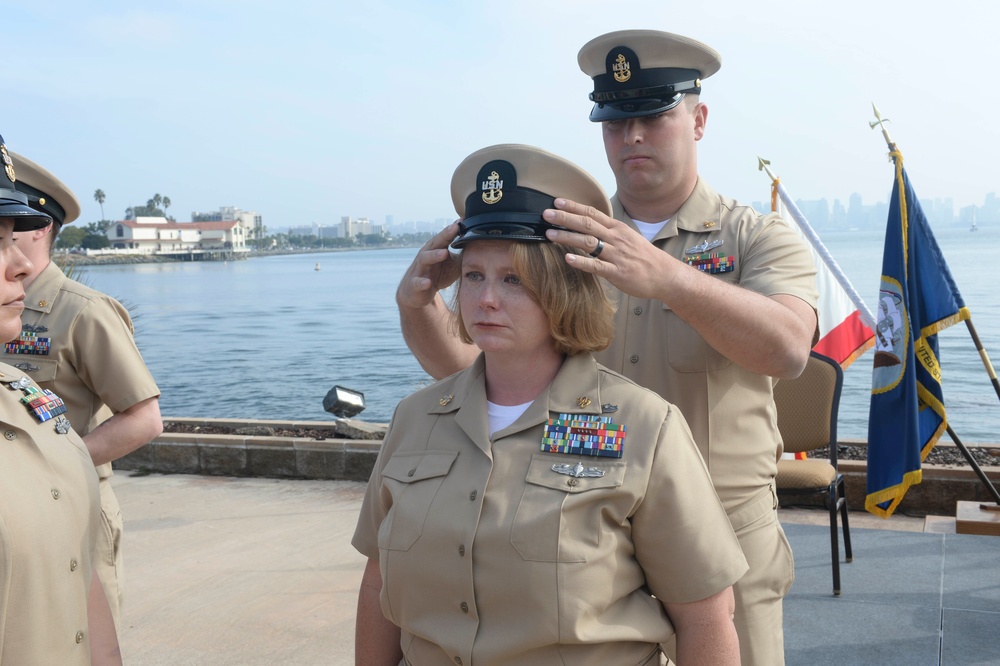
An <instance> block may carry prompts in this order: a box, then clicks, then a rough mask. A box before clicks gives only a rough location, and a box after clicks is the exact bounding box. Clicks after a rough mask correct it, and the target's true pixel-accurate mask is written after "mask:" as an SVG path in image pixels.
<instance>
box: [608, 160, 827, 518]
mask: <svg viewBox="0 0 1000 666" xmlns="http://www.w3.org/2000/svg"><path fill="white" fill-rule="evenodd" d="M612 204H613V206H614V213H615V217H616V218H617V219H619V220H621V221H623V222H625V223H626V224H628V225H630V226H632V227H633V228H635V225H634V224H633V223H632V221H631V219H630V218H629V217H628V215H627V214H626V213H625V211H624V209H623V208H622V205H621V202H620V201H619V200H618V197H617V195H616V196H615V197H614V198H613V199H612ZM720 240H721V241H722V244H721V245H719V246H717V247H715V248H711V249H706V250H704V251H700V250H692V248H694V247H695V246H698V245H701V244H702V243H704V242H705V241H709V242H711V241H720ZM653 244H654V245H655V246H656V247H658V248H660V249H661V250H663V251H664V252H667V253H668V254H670V255H671V256H673V257H675V258H677V259H680V260H682V261H684V260H697V259H699V258H702V259H705V260H706V262H705V263H710V262H711V258H710V257H707V256H706V255H711V254H718V255H720V258H721V259H722V261H720V262H718V266H720V267H722V268H726V267H728V266H727V263H728V264H729V265H731V266H732V270H729V271H726V272H716V273H715V274H714V277H715V278H717V279H719V280H724V281H725V282H728V283H730V284H736V285H739V286H741V287H743V288H745V289H750V290H752V291H755V292H758V293H760V294H763V295H765V296H773V295H775V294H789V295H792V296H797V297H798V298H801V299H802V300H803V301H805V302H806V303H808V304H809V305H811V306H812V307H814V308H815V307H816V302H817V299H818V294H817V291H816V278H815V274H816V271H815V266H814V264H813V261H812V257H811V255H810V254H809V251H808V248H807V247H806V246H805V245H804V243H803V242H802V240H801V239H800V238H799V237H798V236H797V235H796V233H795V232H794V231H793V230H792V229H791V228H789V227H788V226H787V225H786V224H785V222H784V221H782V220H781V218H779V217H778V216H777V215H773V214H772V215H766V216H762V215H760V214H759V213H757V212H756V211H754V210H753V209H752V208H750V207H748V206H743V205H740V204H738V203H737V202H735V201H733V200H732V199H728V198H725V197H722V196H720V195H719V194H717V193H716V192H715V191H714V190H712V188H711V187H709V186H708V184H706V183H705V181H704V180H701V179H699V181H698V184H697V185H696V187H695V189H694V192H692V194H691V196H690V197H688V200H687V201H686V202H685V203H684V205H683V206H682V207H681V209H680V210H679V211H678V212H677V214H676V215H674V217H673V218H672V219H671V220H670V221H669V222H668V223H667V224H666V226H665V227H664V228H663V229H661V230H660V232H659V233H658V234H657V235H656V237H655V238H653ZM689 250H690V251H689ZM730 258H731V259H730ZM716 270H718V267H717V268H716ZM615 316H616V319H615V337H614V340H613V341H612V343H611V346H610V347H609V348H608V349H607V350H605V351H603V352H600V353H598V354H595V356H596V357H597V360H598V361H599V362H600V363H602V364H603V365H606V366H607V367H609V368H611V369H612V370H615V371H617V372H620V373H622V374H623V375H625V376H626V377H628V378H629V379H632V380H634V381H635V382H636V383H638V384H640V385H641V386H645V387H646V388H650V389H652V390H654V391H656V392H657V393H659V394H660V395H661V396H663V397H664V398H666V399H667V400H668V401H669V402H672V403H673V404H674V405H676V406H677V407H678V408H680V410H681V413H682V414H684V418H685V419H686V420H687V422H688V425H689V426H690V428H691V432H692V434H693V435H694V439H695V441H696V442H697V443H698V448H699V450H700V451H701V454H702V456H703V457H704V459H705V462H706V464H707V465H708V468H709V472H710V473H711V475H712V479H713V481H714V482H715V489H716V491H717V492H718V493H719V497H720V498H721V499H722V502H723V504H724V505H725V506H726V509H727V510H732V509H733V508H735V507H736V506H738V505H740V504H741V503H743V502H744V501H746V500H747V499H748V498H750V497H751V496H752V495H753V494H754V493H756V492H758V491H759V490H760V489H761V488H762V487H766V486H767V485H768V484H770V483H771V482H772V480H773V478H774V475H775V473H776V472H777V456H778V455H780V451H781V437H780V435H779V434H778V425H777V420H776V416H775V408H774V398H773V394H772V391H771V389H772V386H773V381H774V380H773V379H772V378H771V377H768V376H765V375H761V374H757V373H755V372H751V371H750V370H746V369H745V368H743V367H741V366H739V365H737V364H736V363H734V362H733V361H730V360H729V359H728V358H726V357H725V356H723V355H722V354H720V353H719V352H717V351H715V349H713V348H712V347H711V346H710V345H709V344H708V343H707V342H705V340H704V338H702V337H701V335H700V334H698V333H697V332H696V331H695V330H694V329H693V328H692V327H691V326H689V325H688V324H687V323H686V322H685V321H683V320H682V319H681V318H680V317H678V316H677V315H676V314H674V313H673V312H672V311H671V310H670V307H669V306H667V305H665V304H664V303H663V302H661V301H659V300H653V299H646V298H635V297H633V296H629V295H627V294H623V293H621V292H618V311H617V313H616V315H615ZM725 324H726V322H725V321H722V320H720V321H719V325H720V326H724V325H725Z"/></svg>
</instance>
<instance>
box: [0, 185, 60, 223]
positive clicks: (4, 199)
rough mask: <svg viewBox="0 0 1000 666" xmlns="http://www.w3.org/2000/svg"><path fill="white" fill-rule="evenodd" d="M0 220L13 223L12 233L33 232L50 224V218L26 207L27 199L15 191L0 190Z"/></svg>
mask: <svg viewBox="0 0 1000 666" xmlns="http://www.w3.org/2000/svg"><path fill="white" fill-rule="evenodd" d="M0 218H9V219H11V220H13V221H14V231H34V230H35V229H41V228H42V227H46V226H48V225H50V224H52V218H51V217H50V216H48V215H46V214H45V213H40V212H38V211H37V210H34V209H33V208H32V207H31V206H29V205H28V197H26V196H25V195H24V194H23V193H21V192H17V191H15V190H5V189H0Z"/></svg>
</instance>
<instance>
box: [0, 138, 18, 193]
mask: <svg viewBox="0 0 1000 666" xmlns="http://www.w3.org/2000/svg"><path fill="white" fill-rule="evenodd" d="M0 156H2V158H3V168H4V171H6V172H7V177H8V178H10V182H12V183H16V182H17V177H16V176H15V175H14V162H13V160H11V159H10V155H8V154H7V146H5V145H3V144H2V143H0Z"/></svg>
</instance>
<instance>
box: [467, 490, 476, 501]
mask: <svg viewBox="0 0 1000 666" xmlns="http://www.w3.org/2000/svg"><path fill="white" fill-rule="evenodd" d="M476 495H478V493H477V492H476V491H475V490H473V491H472V492H471V493H469V501H470V502H475V501H476Z"/></svg>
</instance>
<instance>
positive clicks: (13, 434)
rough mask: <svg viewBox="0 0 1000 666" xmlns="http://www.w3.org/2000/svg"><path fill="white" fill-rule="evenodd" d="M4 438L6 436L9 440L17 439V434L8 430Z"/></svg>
mask: <svg viewBox="0 0 1000 666" xmlns="http://www.w3.org/2000/svg"><path fill="white" fill-rule="evenodd" d="M3 436H4V438H6V439H8V440H11V439H17V433H16V432H14V431H13V430H6V431H4V433H3Z"/></svg>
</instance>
